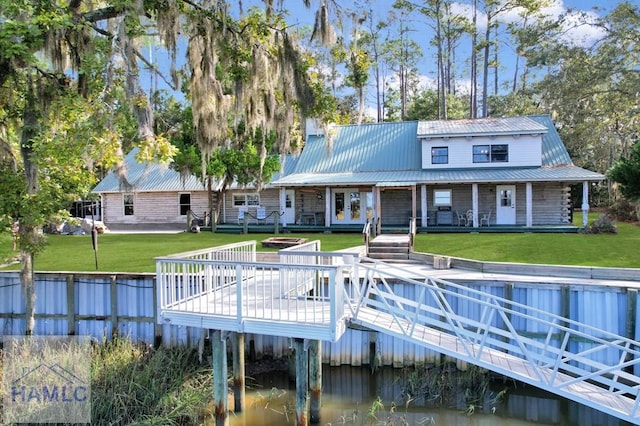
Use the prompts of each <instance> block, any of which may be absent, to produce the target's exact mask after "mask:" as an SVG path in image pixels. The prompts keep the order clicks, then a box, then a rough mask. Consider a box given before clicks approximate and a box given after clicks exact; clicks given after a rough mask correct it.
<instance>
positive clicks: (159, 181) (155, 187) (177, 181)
mask: <svg viewBox="0 0 640 426" xmlns="http://www.w3.org/2000/svg"><path fill="white" fill-rule="evenodd" d="M137 152H138V148H134V149H133V150H131V152H129V154H127V155H126V156H125V158H124V164H125V168H126V173H127V174H126V176H127V181H128V182H129V183H130V184H131V186H130V187H128V186H127V185H126V184H123V183H122V182H121V181H120V179H119V178H118V175H117V173H115V172H111V173H109V174H108V175H107V176H106V177H105V178H104V179H102V181H100V182H99V183H98V185H96V187H95V188H93V191H92V192H96V193H102V192H120V191H131V192H160V191H163V192H164V191H204V190H205V186H204V185H203V183H202V182H201V181H200V180H199V179H198V178H197V177H196V176H194V175H189V176H186V177H182V176H180V173H178V172H177V171H175V170H173V169H172V168H170V167H169V166H168V165H162V164H159V163H139V162H138V161H137V160H136V158H135V155H136V153H137Z"/></svg>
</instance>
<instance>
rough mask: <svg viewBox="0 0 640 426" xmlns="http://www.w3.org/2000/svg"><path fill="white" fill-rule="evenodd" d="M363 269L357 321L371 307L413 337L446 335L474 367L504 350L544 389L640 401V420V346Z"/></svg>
mask: <svg viewBox="0 0 640 426" xmlns="http://www.w3.org/2000/svg"><path fill="white" fill-rule="evenodd" d="M358 268H359V269H360V276H361V277H362V278H363V280H364V282H365V285H364V286H363V297H361V298H360V299H359V304H358V306H356V307H355V309H354V311H353V317H354V320H357V318H358V314H359V310H360V309H362V308H363V307H368V308H373V309H375V310H376V311H378V312H385V313H389V314H391V315H392V316H393V322H394V323H395V324H397V326H398V330H402V333H403V334H404V335H406V336H407V337H408V338H413V336H414V333H419V331H418V330H419V329H421V328H422V327H425V326H426V327H429V328H432V329H434V330H440V331H442V332H444V333H447V334H449V335H451V336H453V337H455V338H457V339H458V341H459V347H460V348H462V349H459V351H460V352H461V353H459V354H458V355H463V357H464V359H465V360H467V361H469V362H476V363H477V362H478V361H479V360H481V359H482V358H483V354H484V353H486V352H488V351H491V350H499V351H501V352H504V353H507V354H510V355H513V356H516V357H518V358H522V359H524V360H526V361H528V368H529V371H531V372H533V375H534V376H535V378H536V381H537V384H538V385H539V386H541V387H542V388H544V389H547V390H551V391H555V392H557V391H558V390H560V391H562V390H563V389H564V390H566V391H567V392H571V390H570V388H571V387H572V385H574V384H579V383H581V382H588V383H595V384H597V385H599V386H601V387H603V388H605V389H609V391H610V392H611V393H613V394H620V395H626V396H628V397H629V398H630V399H631V400H632V401H633V409H632V410H631V412H629V413H628V414H629V415H630V416H631V417H633V418H635V419H637V418H638V417H640V411H639V410H638V408H639V406H640V399H639V398H638V396H639V392H640V378H638V377H637V376H636V375H634V374H632V373H630V371H633V368H634V367H637V366H638V365H640V350H639V347H640V343H639V342H637V341H635V340H632V339H629V338H626V337H623V336H619V335H616V334H614V333H610V332H607V331H605V330H602V329H599V328H596V327H592V326H589V325H587V324H584V323H580V322H577V321H573V320H570V319H567V318H564V317H561V316H559V315H555V314H552V313H549V312H546V311H543V310H540V309H535V308H532V307H529V306H527V305H524V304H519V303H516V302H513V301H510V300H507V299H503V298H500V297H498V296H494V295H492V294H489V293H484V292H482V291H479V290H474V289H472V288H469V287H465V286H462V285H459V284H455V283H452V282H449V281H443V280H439V279H434V278H431V277H428V276H425V277H424V280H418V279H415V278H406V276H404V275H403V274H402V271H401V269H397V270H394V267H393V266H390V265H385V266H384V271H382V270H380V268H378V265H376V264H364V263H361V264H359V265H358ZM398 281H400V282H404V283H406V284H409V285H414V286H416V287H417V289H418V290H417V291H416V295H417V296H416V297H414V298H412V299H407V298H403V297H401V296H398V295H396V294H394V291H393V288H392V285H391V284H390V282H396V283H397V282H398ZM459 312H465V313H466V315H462V314H459ZM518 330H527V331H525V332H522V331H518ZM531 334H534V335H536V336H537V337H531ZM416 338H418V337H417V334H416ZM560 375H563V379H562V380H560V378H559V376H560ZM514 377H515V376H514ZM567 377H569V378H568V379H567Z"/></svg>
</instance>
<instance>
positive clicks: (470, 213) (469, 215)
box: [467, 209, 473, 226]
mask: <svg viewBox="0 0 640 426" xmlns="http://www.w3.org/2000/svg"><path fill="white" fill-rule="evenodd" d="M467 226H473V210H471V209H469V210H467Z"/></svg>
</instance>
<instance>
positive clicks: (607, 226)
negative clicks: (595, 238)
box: [582, 215, 618, 234]
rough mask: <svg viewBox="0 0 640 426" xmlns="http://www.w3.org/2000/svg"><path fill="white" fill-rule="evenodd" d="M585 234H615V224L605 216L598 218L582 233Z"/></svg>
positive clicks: (616, 231)
mask: <svg viewBox="0 0 640 426" xmlns="http://www.w3.org/2000/svg"><path fill="white" fill-rule="evenodd" d="M582 232H584V233H585V234H617V233H618V228H617V227H616V224H615V222H614V221H613V220H612V219H611V218H610V217H609V216H607V215H604V216H600V217H598V218H597V219H596V220H595V221H593V223H591V225H589V226H587V227H586V228H584V230H583V231H582Z"/></svg>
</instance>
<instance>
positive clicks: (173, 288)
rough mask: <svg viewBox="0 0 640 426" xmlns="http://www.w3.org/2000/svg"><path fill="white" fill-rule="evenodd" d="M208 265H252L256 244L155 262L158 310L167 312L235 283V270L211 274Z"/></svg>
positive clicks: (188, 253)
mask: <svg viewBox="0 0 640 426" xmlns="http://www.w3.org/2000/svg"><path fill="white" fill-rule="evenodd" d="M203 261H206V262H203ZM211 261H235V262H255V261H256V242H255V241H246V242H241V243H236V244H227V245H223V246H218V247H210V248H206V249H202V250H194V251H189V252H184V253H178V254H173V255H170V256H166V257H160V258H156V276H157V277H158V302H159V306H160V308H161V309H166V308H169V307H171V306H173V305H175V304H176V303H181V302H185V301H187V300H191V299H193V298H195V297H197V296H198V295H200V294H203V293H206V292H209V291H212V290H215V289H217V288H220V287H223V286H228V285H231V284H234V283H235V282H236V279H237V278H236V274H235V270H226V271H225V270H215V271H214V270H212V268H211V266H210V264H209V263H208V262H211Z"/></svg>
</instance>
